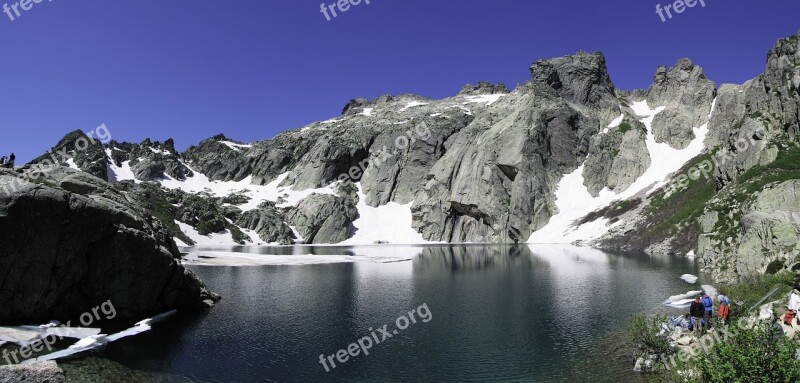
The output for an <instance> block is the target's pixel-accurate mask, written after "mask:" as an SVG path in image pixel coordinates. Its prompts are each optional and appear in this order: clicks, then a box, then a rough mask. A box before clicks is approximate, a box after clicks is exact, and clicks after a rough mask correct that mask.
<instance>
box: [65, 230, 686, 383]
mask: <svg viewBox="0 0 800 383" xmlns="http://www.w3.org/2000/svg"><path fill="white" fill-rule="evenodd" d="M283 249H286V248H283ZM217 250H219V249H217ZM224 250H226V251H231V250H234V251H248V252H254V253H267V254H273V253H274V251H275V249H274V248H272V249H270V248H259V249H246V250H244V249H224ZM284 251H286V250H284ZM295 251H296V250H292V252H295ZM301 252H304V253H315V254H323V255H325V254H333V255H336V254H338V255H339V256H346V257H352V259H358V260H359V261H357V262H352V263H333V264H312V265H292V266H279V265H271V266H248V267H218V266H215V267H209V266H189V268H190V269H192V270H193V271H195V272H196V273H197V274H198V275H199V276H200V278H202V279H203V281H204V282H205V283H206V284H207V285H208V287H209V288H210V289H211V290H212V291H215V292H217V293H219V294H221V295H222V296H223V300H222V301H221V302H220V303H219V305H218V306H216V307H215V308H213V309H211V310H209V311H208V312H207V313H204V314H202V315H201V316H199V317H192V318H175V319H172V320H170V321H168V322H166V323H163V324H159V325H158V327H157V328H156V329H154V331H153V332H151V333H147V334H143V335H141V336H138V337H133V338H128V339H125V340H123V341H120V342H118V343H113V344H111V345H109V347H108V348H107V349H106V350H105V351H104V352H103V353H102V354H100V357H101V358H102V359H103V360H105V361H107V362H108V363H114V364H115V365H116V364H119V365H122V366H124V368H128V369H132V370H135V371H139V372H142V373H143V374H154V375H146V376H157V377H159V378H154V380H161V381H169V380H174V381H196V382H329V381H342V382H361V381H369V382H491V381H503V382H555V381H569V380H574V379H586V378H589V381H593V382H596V381H613V382H617V383H619V382H626V381H639V379H641V377H639V376H637V375H636V374H634V373H632V372H631V371H630V370H631V368H632V364H631V363H630V361H628V360H627V359H628V358H629V357H628V356H627V354H630V352H629V351H630V350H626V349H624V347H621V346H620V344H619V342H618V334H619V332H620V331H621V330H622V329H624V327H625V325H626V324H627V321H628V318H629V316H630V315H631V314H634V313H639V312H643V311H648V310H651V309H654V308H659V307H661V302H663V301H664V300H665V299H666V298H667V297H668V296H670V295H674V294H677V293H682V292H685V291H687V290H688V289H689V286H688V285H687V284H686V283H685V282H683V281H681V280H680V279H679V277H680V275H682V274H684V273H695V271H696V266H695V264H694V262H692V261H690V260H686V259H684V258H673V257H650V256H647V255H631V254H627V255H614V254H608V253H604V252H601V251H598V250H593V249H586V248H575V247H565V246H538V245H537V246H524V245H523V246H478V245H475V246H469V245H465V246H433V247H365V248H331V247H327V248H310V247H309V248H303V249H302V251H301ZM382 252H386V253H387V254H388V253H391V254H392V257H390V258H389V259H382V258H380V257H377V258H376V257H375V254H376V253H382ZM364 254H365V255H364ZM264 256H265V257H269V255H264ZM391 259H400V260H402V259H410V260H407V261H396V262H394V261H391ZM370 260H372V261H370ZM380 262H387V263H380ZM421 305H426V306H427V308H428V309H429V314H430V317H429V319H430V320H429V321H428V322H427V323H426V322H423V321H422V320H421V318H420V315H419V314H417V316H416V318H417V323H415V324H410V325H409V327H408V328H407V329H405V330H402V331H398V333H397V334H396V335H392V337H391V338H390V339H386V340H385V341H382V342H381V343H380V344H377V345H373V346H372V348H370V349H369V350H368V351H369V355H367V356H365V355H363V353H359V355H358V356H356V357H349V360H347V362H346V363H343V364H342V363H340V362H339V361H336V359H334V361H335V363H336V365H337V367H336V368H335V369H332V370H331V371H330V372H326V370H325V368H324V367H323V365H322V364H321V363H320V360H319V357H320V354H324V355H331V354H335V353H336V352H337V351H338V350H340V349H345V348H347V347H348V345H350V344H351V343H354V342H356V341H358V340H359V339H361V338H363V337H365V336H371V333H372V331H371V330H370V328H372V330H373V331H374V330H376V329H378V328H382V327H383V325H384V324H388V325H389V326H388V329H390V330H391V329H396V320H397V319H398V318H399V317H401V316H406V317H408V312H409V311H410V310H412V309H417V308H418V307H419V306H421ZM423 312H424V310H423ZM401 324H404V323H403V322H402V321H401ZM376 332H377V331H376ZM381 338H382V336H380V335H378V339H379V340H380V339H381ZM373 339H374V338H373ZM95 359H97V357H92V358H89V359H88V360H89V361H94V360H95ZM89 361H87V359H84V360H78V361H74V362H70V363H68V364H67V365H66V366H65V369H66V370H67V372H68V374H69V373H70V372H71V373H72V375H73V376H76V374H77V375H80V371H83V370H82V369H85V368H86V364H87V363H90V362H89ZM92 363H93V362H92ZM101 364H102V363H101ZM131 380H132V379H131ZM146 380H148V378H143V379H142V381H146Z"/></svg>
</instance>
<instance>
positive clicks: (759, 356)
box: [671, 323, 800, 383]
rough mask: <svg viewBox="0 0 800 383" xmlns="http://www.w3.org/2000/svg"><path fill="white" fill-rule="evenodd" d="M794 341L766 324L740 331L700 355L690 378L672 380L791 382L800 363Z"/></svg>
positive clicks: (795, 379)
mask: <svg viewBox="0 0 800 383" xmlns="http://www.w3.org/2000/svg"><path fill="white" fill-rule="evenodd" d="M797 347H798V344H797V342H795V341H793V340H790V339H789V338H787V337H783V336H780V335H779V334H778V333H777V330H776V329H775V328H774V327H772V326H771V325H770V324H768V323H764V324H760V325H758V326H755V327H754V328H751V329H744V328H740V329H737V331H735V332H733V336H731V337H730V338H728V339H726V341H724V342H717V343H716V344H714V346H712V347H711V349H710V350H708V351H705V352H701V353H700V355H699V357H698V358H697V359H696V361H695V362H694V363H691V362H690V363H689V366H692V364H694V366H693V367H694V368H693V369H694V370H695V371H696V372H697V374H695V376H694V377H693V378H692V379H687V378H686V377H681V376H679V374H680V373H679V372H678V371H673V375H678V376H676V378H677V379H678V380H675V379H671V380H672V381H681V382H704V383H728V382H763V383H771V382H795V381H797V380H798V379H800V360H797V359H795V353H796V350H797Z"/></svg>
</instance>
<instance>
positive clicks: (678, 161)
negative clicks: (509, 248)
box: [528, 100, 716, 244]
mask: <svg viewBox="0 0 800 383" xmlns="http://www.w3.org/2000/svg"><path fill="white" fill-rule="evenodd" d="M715 105H716V100H714V102H713V103H712V106H711V113H713V112H714V107H715ZM631 109H633V111H634V113H636V114H637V115H638V116H639V117H640V118H641V119H640V121H641V122H642V123H643V124H644V125H645V127H646V128H647V139H646V144H647V150H648V152H649V153H650V159H651V161H650V167H649V168H648V169H647V170H646V171H645V173H644V174H643V175H642V176H641V177H639V179H637V180H636V182H634V183H633V185H631V186H630V187H629V188H628V189H627V190H625V191H624V192H622V193H619V194H616V193H614V192H613V191H611V190H609V189H608V188H605V189H603V190H602V191H601V192H600V194H599V195H598V196H597V197H592V195H591V194H589V191H588V189H587V188H586V186H585V185H584V178H583V169H584V166H583V165H581V166H580V167H578V169H576V170H575V171H574V172H572V173H570V174H567V175H565V176H564V178H563V179H561V181H560V182H559V183H558V187H557V189H556V193H555V196H556V206H557V207H558V213H557V214H556V215H554V216H553V217H552V218H550V222H549V223H548V224H547V225H546V226H545V227H543V228H542V229H540V230H539V231H536V232H535V233H533V234H532V235H531V237H530V238H529V239H528V242H529V243H560V244H568V243H574V242H576V241H592V240H595V239H598V238H600V237H602V236H603V235H605V234H606V233H608V230H609V229H611V228H612V227H613V225H611V226H609V224H608V219H607V218H600V219H597V220H595V221H593V222H589V223H586V224H584V225H581V226H579V227H575V225H574V223H575V221H577V220H579V219H581V218H583V217H585V216H586V215H587V214H589V213H591V212H594V211H597V210H599V209H602V208H604V207H607V206H609V205H611V204H613V203H615V202H618V201H622V200H625V199H628V198H630V197H633V196H635V195H637V194H639V193H640V192H643V191H646V192H647V193H648V194H649V193H652V192H654V191H656V190H657V189H658V188H659V187H661V186H664V185H665V184H666V183H667V182H668V180H669V176H670V175H671V174H673V173H675V172H677V171H678V170H680V169H681V168H682V167H683V166H684V165H685V164H686V163H688V162H689V161H690V160H692V159H693V158H695V157H697V156H699V155H700V154H701V153H702V151H703V150H704V149H705V144H704V142H705V139H706V136H707V135H708V123H705V124H703V125H702V126H700V127H698V128H695V129H694V133H695V139H694V140H693V141H692V142H691V143H690V144H689V146H688V147H687V148H686V149H683V150H679V149H675V148H673V147H672V146H670V145H669V144H667V143H657V142H656V139H655V136H654V134H653V127H652V123H653V119H654V118H655V116H656V115H657V114H659V113H661V112H662V111H663V110H664V109H665V108H664V107H658V108H655V109H651V108H650V107H649V106H648V105H647V101H641V102H636V103H634V104H633V105H631ZM710 118H711V115H710V114H709V119H710ZM619 120H620V121H619V123H621V122H622V120H621V119H619ZM614 123H617V120H614Z"/></svg>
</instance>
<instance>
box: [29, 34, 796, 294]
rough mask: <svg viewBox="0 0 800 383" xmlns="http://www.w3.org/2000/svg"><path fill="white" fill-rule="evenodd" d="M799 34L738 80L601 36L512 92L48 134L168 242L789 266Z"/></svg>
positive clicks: (494, 89) (471, 89)
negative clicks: (577, 250) (629, 52)
mask: <svg viewBox="0 0 800 383" xmlns="http://www.w3.org/2000/svg"><path fill="white" fill-rule="evenodd" d="M799 41H800V34H798V35H795V36H791V37H789V38H786V39H781V40H780V41H778V42H777V43H776V45H775V47H774V48H773V49H772V50H771V51H770V52H769V54H768V59H767V67H766V70H765V71H764V73H763V74H761V75H759V76H758V77H756V78H755V79H753V80H751V81H748V82H747V83H745V84H743V85H730V84H724V85H721V86H717V84H715V83H714V82H713V81H711V80H710V79H708V78H706V76H705V74H704V72H703V69H702V68H701V67H700V66H698V65H697V64H695V63H693V62H692V61H691V60H689V59H681V60H679V61H678V62H677V63H675V64H674V65H673V66H671V67H669V68H667V67H664V66H662V67H659V68H657V69H656V72H655V75H654V80H653V84H652V85H651V86H650V87H649V88H648V89H646V90H636V91H633V92H628V91H623V90H619V89H616V88H615V87H614V85H613V83H612V81H611V78H610V76H609V74H608V72H607V69H606V61H605V58H604V56H603V55H602V54H600V53H586V52H579V53H577V54H575V55H571V56H565V57H560V58H554V59H548V60H540V61H537V62H535V63H534V64H533V65H531V67H530V73H531V77H530V80H528V81H527V82H526V83H525V84H523V85H520V86H518V87H517V88H516V89H514V90H513V91H510V90H508V89H507V88H506V87H505V86H504V85H503V84H489V83H484V82H481V83H478V84H477V85H474V86H473V85H467V86H465V87H464V88H463V89H462V90H461V91H460V92H459V93H458V94H456V95H455V96H453V97H449V98H445V99H441V100H433V99H428V98H425V97H421V96H417V95H408V94H404V95H397V96H390V95H385V96H381V97H378V98H376V99H374V100H367V99H353V100H351V101H349V102H348V103H347V104H346V105H345V106H344V108H343V112H342V115H341V116H338V117H336V118H333V119H331V120H328V121H322V122H316V123H313V124H310V125H308V126H306V127H303V128H302V129H298V130H293V131H287V132H285V133H282V134H280V135H278V136H276V137H275V138H273V139H270V140H265V141H260V142H255V143H241V142H237V141H235V140H232V139H229V138H227V137H225V136H224V135H218V136H215V137H212V138H209V139H208V140H205V141H203V142H201V143H199V144H198V145H197V146H192V147H191V148H189V149H188V150H186V151H185V152H182V153H180V152H178V151H176V150H175V147H174V142H173V141H172V140H168V141H167V142H164V143H160V142H152V141H150V140H145V141H144V142H141V143H139V144H134V143H119V142H115V141H111V142H108V143H107V144H101V143H94V144H92V145H90V146H89V147H88V148H87V149H85V150H78V148H76V147H74V146H75V145H73V144H72V142H74V141H75V140H76V139H77V138H79V137H80V136H81V135H82V134H83V133H80V132H73V133H71V134H70V135H68V136H67V137H65V138H64V139H63V140H62V141H61V142H59V143H58V144H57V146H56V147H54V149H53V150H52V152H56V151H62V152H68V153H71V154H72V155H73V156H74V159H71V160H69V161H67V160H63V161H59V162H60V163H61V164H62V165H64V166H68V167H71V168H73V169H77V170H80V171H83V172H85V173H88V174H90V175H91V176H93V177H98V178H100V179H102V180H105V181H107V182H108V183H110V184H111V185H112V186H110V187H111V188H112V189H113V190H115V192H117V193H120V194H121V195H123V196H125V198H126V199H127V201H128V202H127V203H128V204H130V205H132V206H135V207H136V208H138V209H142V210H143V211H145V212H147V214H149V215H151V216H152V217H155V218H156V219H157V221H159V223H160V226H161V227H162V229H163V230H164V231H165V232H167V233H169V236H170V237H172V238H174V239H175V241H176V242H177V243H178V244H179V245H182V246H192V245H209V244H266V243H270V244H295V243H314V244H323V243H324V244H329V243H338V244H367V243H368V244H371V243H376V242H379V243H430V242H489V243H501V242H532V243H583V244H587V245H592V246H597V247H602V248H607V249H621V250H642V251H647V252H650V253H659V254H682V255H690V256H691V255H695V256H697V257H698V258H699V260H700V262H701V264H702V265H703V266H704V268H705V269H706V270H707V271H709V272H711V273H713V275H714V276H715V277H716V278H717V279H719V280H731V279H735V278H737V277H739V276H742V275H747V274H752V273H763V272H767V271H770V272H773V271H775V270H777V269H782V268H795V266H796V265H797V264H798V254H800V198H798V196H797V193H796V191H797V184H798V182H800V181H798V180H800V170H799V169H798V166H800V165H798V164H799V163H800V162H798V159H800V149H798V147H797V142H798V134H800V94H798V87H800V54H799V53H798V48H800V42H799ZM46 157H47V156H43V158H40V159H37V160H35V161H33V162H32V163H31V164H28V165H27V166H28V168H30V167H35V166H37V165H38V164H42V161H43V159H44V158H46Z"/></svg>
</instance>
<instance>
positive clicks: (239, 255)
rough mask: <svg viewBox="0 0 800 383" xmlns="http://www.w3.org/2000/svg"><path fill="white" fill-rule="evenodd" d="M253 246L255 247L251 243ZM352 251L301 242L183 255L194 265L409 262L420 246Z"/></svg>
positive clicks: (365, 248)
mask: <svg viewBox="0 0 800 383" xmlns="http://www.w3.org/2000/svg"><path fill="white" fill-rule="evenodd" d="M252 249H253V250H257V248H255V247H253V248H252ZM349 250H350V251H352V252H353V253H354V254H353V255H337V254H331V255H328V254H326V255H321V254H309V253H304V251H308V249H307V248H306V247H304V246H297V247H294V248H293V250H292V252H293V254H281V255H278V254H260V253H246V252H233V251H195V252H190V253H189V254H188V255H187V256H186V257H184V258H183V263H184V264H185V265H194V266H232V267H241V266H300V265H322V264H332V263H355V262H366V263H377V264H389V263H400V262H409V261H412V260H413V259H414V258H416V257H417V256H419V254H421V253H422V249H421V248H415V247H411V246H405V247H397V246H395V247H392V248H386V247H383V246H364V247H357V248H353V249H349Z"/></svg>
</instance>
